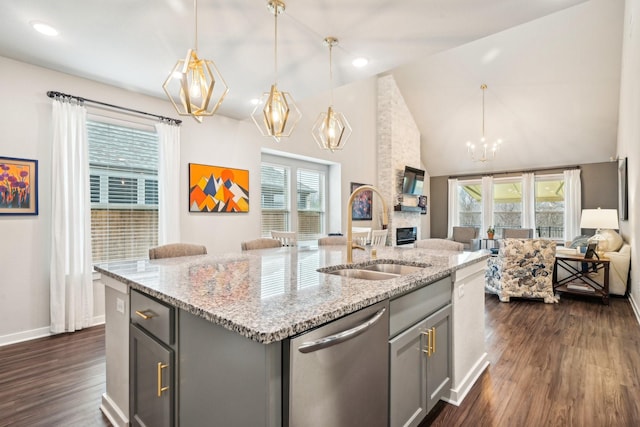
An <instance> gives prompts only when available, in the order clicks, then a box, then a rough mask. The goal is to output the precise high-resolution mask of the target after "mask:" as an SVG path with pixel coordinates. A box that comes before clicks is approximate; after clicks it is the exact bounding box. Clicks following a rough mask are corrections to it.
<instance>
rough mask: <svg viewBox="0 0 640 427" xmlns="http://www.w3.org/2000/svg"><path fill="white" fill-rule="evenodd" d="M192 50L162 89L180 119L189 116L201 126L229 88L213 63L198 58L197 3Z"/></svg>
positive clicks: (178, 63)
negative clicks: (204, 118)
mask: <svg viewBox="0 0 640 427" xmlns="http://www.w3.org/2000/svg"><path fill="white" fill-rule="evenodd" d="M193 9H194V18H195V24H194V32H195V47H194V48H193V49H189V50H188V51H187V56H186V57H185V59H179V60H178V62H176V65H175V66H174V67H173V70H172V71H171V73H170V74H169V77H167V79H166V80H165V82H164V84H163V85H162V88H163V89H164V91H165V93H166V94H167V96H168V97H169V100H170V101H171V103H172V104H173V106H174V108H175V109H176V111H177V112H178V114H179V115H181V116H191V117H193V118H194V119H195V120H196V121H198V122H200V123H202V118H203V117H205V116H212V115H213V114H215V112H216V111H217V110H218V108H219V107H220V105H221V104H222V101H223V100H224V97H225V96H226V95H227V93H228V92H229V87H228V86H227V84H226V82H225V81H224V79H223V78H222V75H221V74H220V71H218V67H216V64H215V63H214V62H213V61H209V60H208V59H200V58H198V52H197V51H198V1H197V0H194V1H193Z"/></svg>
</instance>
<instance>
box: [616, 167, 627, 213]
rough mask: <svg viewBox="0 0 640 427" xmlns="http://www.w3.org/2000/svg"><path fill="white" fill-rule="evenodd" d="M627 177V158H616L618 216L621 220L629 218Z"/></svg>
mask: <svg viewBox="0 0 640 427" xmlns="http://www.w3.org/2000/svg"><path fill="white" fill-rule="evenodd" d="M627 178H628V177H627V158H626V157H625V158H622V159H618V217H619V219H621V220H627V219H628V218H629V201H628V194H629V190H628V188H627Z"/></svg>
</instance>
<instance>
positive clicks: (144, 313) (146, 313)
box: [136, 310, 155, 320]
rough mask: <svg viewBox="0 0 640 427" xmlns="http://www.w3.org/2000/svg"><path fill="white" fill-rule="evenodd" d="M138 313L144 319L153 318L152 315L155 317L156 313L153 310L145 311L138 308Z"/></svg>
mask: <svg viewBox="0 0 640 427" xmlns="http://www.w3.org/2000/svg"><path fill="white" fill-rule="evenodd" d="M136 314H137V315H138V316H140V317H142V318H143V319H144V320H148V319H151V318H152V317H155V313H154V312H152V311H151V310H145V311H140V310H136Z"/></svg>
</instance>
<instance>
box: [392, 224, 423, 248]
mask: <svg viewBox="0 0 640 427" xmlns="http://www.w3.org/2000/svg"><path fill="white" fill-rule="evenodd" d="M417 236H418V227H398V228H396V245H398V246H400V245H409V244H413V243H414V242H415V241H416V238H417Z"/></svg>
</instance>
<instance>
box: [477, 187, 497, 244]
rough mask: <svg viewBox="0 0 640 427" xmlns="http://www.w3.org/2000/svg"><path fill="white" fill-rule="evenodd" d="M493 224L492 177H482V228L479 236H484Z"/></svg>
mask: <svg viewBox="0 0 640 427" xmlns="http://www.w3.org/2000/svg"><path fill="white" fill-rule="evenodd" d="M490 225H491V226H492V225H494V224H493V177H492V176H483V177H482V229H481V230H480V236H486V231H487V229H488V228H489V226H490Z"/></svg>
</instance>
